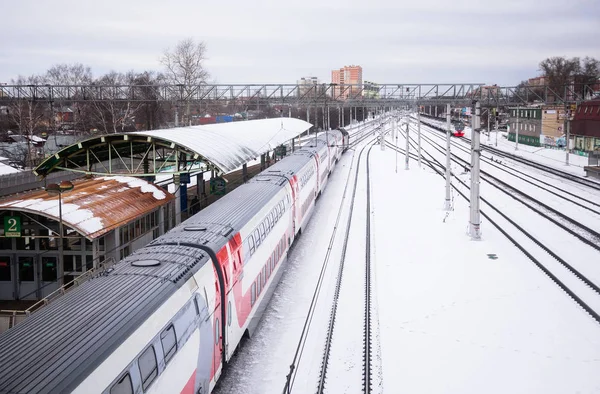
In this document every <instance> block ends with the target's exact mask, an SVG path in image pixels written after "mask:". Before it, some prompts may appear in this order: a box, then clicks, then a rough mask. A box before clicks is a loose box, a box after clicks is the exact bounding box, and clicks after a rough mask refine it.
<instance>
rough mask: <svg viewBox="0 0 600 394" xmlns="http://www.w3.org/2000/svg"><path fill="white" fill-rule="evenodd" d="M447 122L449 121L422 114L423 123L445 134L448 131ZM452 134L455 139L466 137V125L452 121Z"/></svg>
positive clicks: (458, 121) (459, 121)
mask: <svg viewBox="0 0 600 394" xmlns="http://www.w3.org/2000/svg"><path fill="white" fill-rule="evenodd" d="M446 122H447V121H446V120H444V119H442V118H435V117H433V116H429V115H423V114H421V123H423V124H426V125H427V126H430V127H433V128H434V129H436V130H439V131H442V132H444V133H445V132H446V131H447V125H446ZM450 133H451V134H452V136H453V137H464V136H465V124H464V123H463V122H462V121H461V120H452V121H451V127H450Z"/></svg>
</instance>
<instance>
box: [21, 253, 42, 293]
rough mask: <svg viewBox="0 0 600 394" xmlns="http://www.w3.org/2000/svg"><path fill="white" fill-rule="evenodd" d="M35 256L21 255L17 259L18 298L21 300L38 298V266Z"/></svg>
mask: <svg viewBox="0 0 600 394" xmlns="http://www.w3.org/2000/svg"><path fill="white" fill-rule="evenodd" d="M35 260H36V259H35V256H19V257H18V259H17V264H18V272H17V281H18V298H19V299H20V300H35V299H36V298H37V292H38V291H37V290H38V288H37V281H36V273H37V267H36V264H35Z"/></svg>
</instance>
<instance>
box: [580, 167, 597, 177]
mask: <svg viewBox="0 0 600 394" xmlns="http://www.w3.org/2000/svg"><path fill="white" fill-rule="evenodd" d="M583 171H585V176H586V177H590V178H594V179H600V166H585V167H583Z"/></svg>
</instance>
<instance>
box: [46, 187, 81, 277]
mask: <svg viewBox="0 0 600 394" xmlns="http://www.w3.org/2000/svg"><path fill="white" fill-rule="evenodd" d="M74 187H75V185H73V183H71V182H69V181H62V182H61V183H60V184H56V183H51V184H49V185H48V186H47V187H46V192H47V193H48V194H49V195H51V196H54V195H57V194H58V231H59V233H60V234H59V239H60V244H59V247H58V252H59V254H60V261H59V267H61V268H60V269H62V268H63V267H64V260H65V256H64V238H63V235H64V230H63V220H62V194H63V193H66V192H69V191H71V190H73V188H74ZM63 275H64V272H63Z"/></svg>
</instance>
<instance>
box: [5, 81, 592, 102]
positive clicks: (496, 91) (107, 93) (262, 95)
mask: <svg viewBox="0 0 600 394" xmlns="http://www.w3.org/2000/svg"><path fill="white" fill-rule="evenodd" d="M367 86H368V87H367ZM593 93H594V90H593V87H592V85H584V84H580V85H574V84H570V85H566V86H564V87H562V88H561V89H552V88H550V87H549V86H521V87H515V86H508V87H484V84H481V83H459V84H376V85H375V84H372V85H365V86H363V85H340V86H338V85H334V84H318V85H301V84H240V85H231V84H228V85H220V84H215V85H211V84H202V85H194V86H191V85H187V86H186V85H97V84H90V85H69V86H59V85H0V103H1V104H6V103H10V102H14V101H18V100H27V101H46V102H85V101H127V102H148V101H167V102H175V103H177V102H182V103H183V102H185V103H190V102H191V103H207V104H242V105H243V104H244V103H247V104H261V105H270V104H271V105H276V104H286V105H294V106H312V105H318V106H344V107H352V106H365V107H377V106H395V107H397V106H403V105H417V104H422V105H427V104H447V103H451V104H455V105H463V104H465V103H470V102H472V101H474V100H478V101H480V103H481V105H482V106H510V105H522V104H526V103H531V102H537V103H554V104H567V103H575V102H581V101H583V100H585V99H586V98H587V97H589V96H590V95H591V94H593Z"/></svg>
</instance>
